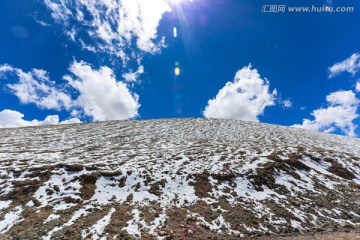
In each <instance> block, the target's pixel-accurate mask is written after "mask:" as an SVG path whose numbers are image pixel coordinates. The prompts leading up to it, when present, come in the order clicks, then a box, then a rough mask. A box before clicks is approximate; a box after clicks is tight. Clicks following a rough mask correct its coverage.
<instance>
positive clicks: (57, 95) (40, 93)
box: [0, 64, 71, 110]
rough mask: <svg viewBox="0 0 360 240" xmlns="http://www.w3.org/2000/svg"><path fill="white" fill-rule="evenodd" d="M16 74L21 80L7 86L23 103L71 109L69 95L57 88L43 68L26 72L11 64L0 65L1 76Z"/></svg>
mask: <svg viewBox="0 0 360 240" xmlns="http://www.w3.org/2000/svg"><path fill="white" fill-rule="evenodd" d="M6 74H14V75H15V76H16V77H17V78H18V79H19V82H18V83H15V84H8V85H7V87H8V88H9V89H10V90H11V91H12V92H13V93H14V94H15V95H16V96H17V97H18V98H19V99H20V101H21V103H24V104H28V103H34V104H36V105H37V106H38V107H39V108H42V109H56V110H60V109H62V108H65V109H69V108H70V106H71V98H70V96H69V95H67V94H66V93H64V92H63V91H61V90H58V89H57V88H56V86H55V85H56V84H55V82H54V81H51V80H50V78H49V76H48V73H47V72H46V71H44V70H41V69H32V70H31V71H30V72H24V71H23V70H21V69H18V68H14V67H12V66H10V65H7V64H5V65H2V66H0V77H4V75H6Z"/></svg>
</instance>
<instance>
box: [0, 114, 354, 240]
mask: <svg viewBox="0 0 360 240" xmlns="http://www.w3.org/2000/svg"><path fill="white" fill-rule="evenodd" d="M0 136H1V137H0V239H86V238H87V239H239V238H245V239H248V238H250V237H259V238H261V239H270V236H272V237H274V238H275V237H276V236H284V237H289V236H297V235H307V234H312V233H322V232H327V234H329V233H332V232H345V233H346V232H350V233H354V232H357V231H359V226H360V141H359V140H358V139H355V138H349V137H342V136H336V135H329V134H321V133H315V132H311V131H306V130H302V129H296V128H287V127H280V126H275V125H268V124H261V123H253V122H243V121H234V120H209V119H163V120H149V121H111V122H100V123H88V124H71V125H57V126H45V127H29V128H16V129H0ZM334 234H335V233H334ZM336 234H337V233H336ZM326 239H330V238H329V237H327V238H326Z"/></svg>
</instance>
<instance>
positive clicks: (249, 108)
mask: <svg viewBox="0 0 360 240" xmlns="http://www.w3.org/2000/svg"><path fill="white" fill-rule="evenodd" d="M276 93H277V92H276V89H275V90H274V91H273V92H272V93H271V92H269V83H268V81H267V80H263V79H261V78H260V75H259V73H258V71H257V70H256V69H251V65H249V66H247V67H244V68H243V69H241V70H239V71H238V72H237V73H236V75H235V79H234V81H233V82H228V83H226V85H225V86H224V87H223V88H222V89H221V90H220V91H219V92H218V94H217V95H216V97H215V98H214V99H211V100H209V101H208V105H207V106H206V108H205V111H204V113H203V114H204V116H205V117H207V118H227V119H239V120H246V121H258V116H259V115H261V114H263V112H264V110H265V108H266V107H268V106H272V105H274V104H275V103H274V99H275V96H276Z"/></svg>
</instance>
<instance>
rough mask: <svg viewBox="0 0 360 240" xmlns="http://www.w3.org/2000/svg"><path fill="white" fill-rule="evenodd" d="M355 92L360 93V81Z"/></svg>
mask: <svg viewBox="0 0 360 240" xmlns="http://www.w3.org/2000/svg"><path fill="white" fill-rule="evenodd" d="M355 90H356V91H357V92H360V80H359V81H357V83H356V87H355Z"/></svg>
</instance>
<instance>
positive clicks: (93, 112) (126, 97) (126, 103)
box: [64, 61, 140, 121]
mask: <svg viewBox="0 0 360 240" xmlns="http://www.w3.org/2000/svg"><path fill="white" fill-rule="evenodd" d="M69 71H70V72H71V73H72V74H73V76H69V75H67V76H64V79H65V80H67V81H68V82H69V84H70V86H71V87H73V88H74V89H76V90H77V91H78V92H79V96H78V97H77V99H76V100H74V106H76V107H80V108H81V109H82V110H83V112H84V114H85V115H87V116H90V117H92V118H93V120H94V121H104V120H122V119H129V118H134V117H136V116H138V109H139V107H140V104H139V102H138V100H139V97H138V96H137V95H136V94H132V93H131V92H130V90H129V89H128V87H127V85H126V84H125V83H123V82H118V81H116V79H115V76H114V73H113V71H112V70H111V69H110V68H108V67H101V68H100V69H99V70H94V69H92V68H91V66H90V65H89V64H87V63H85V62H83V61H81V62H74V63H73V64H72V65H71V66H70V68H69Z"/></svg>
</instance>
